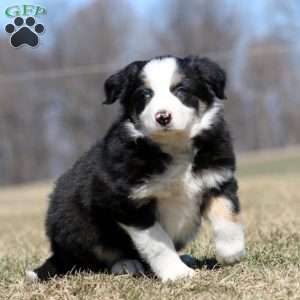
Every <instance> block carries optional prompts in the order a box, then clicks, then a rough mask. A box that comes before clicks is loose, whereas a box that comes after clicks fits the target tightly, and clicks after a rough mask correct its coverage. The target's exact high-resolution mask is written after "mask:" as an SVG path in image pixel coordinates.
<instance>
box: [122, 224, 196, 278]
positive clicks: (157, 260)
mask: <svg viewBox="0 0 300 300" xmlns="http://www.w3.org/2000/svg"><path fill="white" fill-rule="evenodd" d="M120 225H121V226H122V228H124V230H125V231H126V232H127V233H128V234H129V236H130V237H131V239H132V241H133V242H134V244H135V246H136V248H137V250H138V251H139V253H140V254H141V256H142V257H143V258H144V259H145V260H146V261H147V262H148V263H149V265H150V267H151V269H152V270H153V272H154V273H155V274H156V275H157V276H158V277H159V278H160V279H161V280H162V281H167V280H171V281H173V280H176V279H179V278H182V277H190V276H192V275H193V274H194V271H193V270H192V269H190V268H189V267H187V266H186V265H185V264H184V263H183V262H182V261H181V259H180V258H179V256H178V254H177V253H176V250H175V248H174V245H173V242H172V241H171V239H170V238H169V236H168V234H167V233H166V232H165V231H164V230H163V228H162V227H161V225H160V224H159V223H158V222H156V223H155V224H154V225H153V226H152V227H150V228H147V229H138V228H135V227H131V226H126V225H124V224H120Z"/></svg>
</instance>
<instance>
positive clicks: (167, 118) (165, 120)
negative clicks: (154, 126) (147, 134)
mask: <svg viewBox="0 0 300 300" xmlns="http://www.w3.org/2000/svg"><path fill="white" fill-rule="evenodd" d="M155 120H156V122H157V123H159V124H160V125H162V126H167V125H168V124H169V123H170V122H171V120H172V115H171V113H169V112H168V111H166V110H161V111H159V112H157V113H156V114H155Z"/></svg>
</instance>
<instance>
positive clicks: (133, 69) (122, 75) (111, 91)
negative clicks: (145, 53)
mask: <svg viewBox="0 0 300 300" xmlns="http://www.w3.org/2000/svg"><path fill="white" fill-rule="evenodd" d="M145 63H146V62H145V61H135V62H133V63H131V64H129V65H128V66H127V67H125V68H124V69H122V70H121V71H119V72H117V73H115V74H113V75H111V76H110V77H109V78H108V79H107V80H106V81H105V83H104V92H105V96H106V100H105V101H104V102H103V104H112V103H114V102H115V101H117V100H119V101H121V102H122V101H124V99H125V97H126V95H127V94H128V92H129V91H130V89H131V88H132V86H133V85H134V82H135V80H136V77H137V75H138V73H139V71H140V70H141V69H142V68H143V66H144V65H145Z"/></svg>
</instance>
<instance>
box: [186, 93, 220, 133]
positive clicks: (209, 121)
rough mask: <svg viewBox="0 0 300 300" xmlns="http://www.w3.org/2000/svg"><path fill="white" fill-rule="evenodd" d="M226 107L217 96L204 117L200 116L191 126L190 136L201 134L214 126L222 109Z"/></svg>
mask: <svg viewBox="0 0 300 300" xmlns="http://www.w3.org/2000/svg"><path fill="white" fill-rule="evenodd" d="M223 109H224V105H223V102H222V101H221V100H219V99H218V98H215V101H214V103H213V105H212V107H210V108H209V109H208V110H206V111H205V112H203V115H202V117H201V118H200V117H199V118H198V119H197V120H196V122H194V124H193V125H192V127H191V131H190V137H191V138H193V137H195V136H196V135H199V134H201V132H202V131H204V130H208V129H210V128H211V127H212V125H213V124H214V122H215V120H216V118H217V117H218V114H219V113H220V111H222V110H223Z"/></svg>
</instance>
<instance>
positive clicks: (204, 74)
mask: <svg viewBox="0 0 300 300" xmlns="http://www.w3.org/2000/svg"><path fill="white" fill-rule="evenodd" d="M184 60H185V61H186V63H187V64H188V65H189V66H190V67H191V69H192V70H193V71H194V73H195V75H196V77H198V79H199V80H204V81H205V83H206V84H207V85H208V87H209V88H210V89H211V91H212V92H213V93H214V95H215V96H216V97H217V98H219V99H227V97H226V95H225V86H226V73H225V71H224V70H223V69H222V68H221V67H220V66H219V65H218V64H217V63H215V62H213V61H211V60H210V59H208V58H199V57H198V56H188V57H186V58H184Z"/></svg>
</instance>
